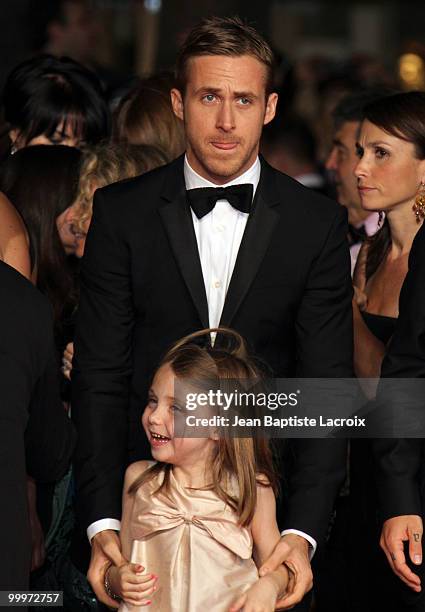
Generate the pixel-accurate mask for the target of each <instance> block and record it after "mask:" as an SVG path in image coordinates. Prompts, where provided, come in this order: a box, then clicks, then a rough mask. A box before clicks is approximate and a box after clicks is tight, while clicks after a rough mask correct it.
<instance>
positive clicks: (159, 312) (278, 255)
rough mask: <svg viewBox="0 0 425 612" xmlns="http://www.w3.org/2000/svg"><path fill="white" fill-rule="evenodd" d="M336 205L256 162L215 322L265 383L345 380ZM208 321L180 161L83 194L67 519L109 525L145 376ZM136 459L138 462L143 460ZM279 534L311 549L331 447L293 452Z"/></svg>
mask: <svg viewBox="0 0 425 612" xmlns="http://www.w3.org/2000/svg"><path fill="white" fill-rule="evenodd" d="M346 234H347V222H346V211H345V210H344V209H343V208H341V207H340V206H339V205H337V204H336V203H334V202H332V201H330V200H328V199H326V198H324V197H322V196H320V195H318V194H316V193H314V192H312V191H311V190H309V189H306V188H304V187H302V186H301V185H299V184H298V183H297V182H296V181H294V180H292V179H290V178H289V177H287V176H285V175H283V174H281V173H279V172H277V171H276V170H274V169H272V168H271V167H270V166H269V165H268V164H267V163H266V162H265V161H264V160H262V162H261V177H260V182H259V185H258V189H257V192H256V196H255V199H254V203H253V211H252V212H251V214H250V216H249V220H248V222H247V225H246V229H245V233H244V236H243V239H242V243H241V246H240V249H239V253H238V256H237V261H236V264H235V268H234V272H233V276H232V279H231V282H230V286H229V289H228V293H227V296H226V301H225V305H224V309H223V313H222V317H221V324H222V325H226V326H229V327H232V328H234V329H236V330H237V331H238V332H240V333H241V334H242V335H243V336H244V337H245V338H246V339H247V340H248V342H249V343H250V345H251V347H252V348H253V349H254V351H255V352H256V354H257V355H259V356H260V357H261V358H263V359H264V360H266V361H267V362H268V364H269V366H270V367H271V368H272V370H273V372H274V374H275V375H276V376H281V377H283V376H291V375H298V376H304V377H342V376H344V377H345V376H351V375H352V311H351V294H352V289H351V279H350V260H349V253H348V247H347V242H346ZM205 327H208V305H207V299H206V294H205V288H204V282H203V277H202V270H201V264H200V259H199V254H198V248H197V243H196V237H195V233H194V229H193V223H192V217H191V212H190V208H189V206H188V203H187V198H186V192H185V184H184V176H183V157H181V158H179V159H177V160H176V161H174V162H172V163H171V164H169V165H167V166H164V167H162V168H159V169H156V170H154V171H152V172H150V173H148V174H145V175H143V176H140V177H137V178H135V179H131V180H129V181H125V182H121V183H116V184H114V185H110V186H108V187H106V188H104V189H100V190H98V191H97V192H96V196H95V204H94V214H93V220H92V225H91V228H90V231H89V235H88V237H87V244H86V251H85V256H84V261H83V264H82V274H81V301H80V307H79V312H78V317H77V332H76V340H75V358H74V370H73V386H74V392H73V418H74V419H75V422H76V425H77V428H78V432H79V442H78V445H77V453H76V474H77V486H78V493H79V500H80V503H79V506H80V515H81V519H82V521H83V524H85V525H88V524H90V523H92V522H93V521H95V520H98V519H101V518H107V517H109V518H120V506H121V487H122V481H123V471H124V469H125V467H126V465H127V463H128V462H129V461H130V460H135V459H138V458H141V457H143V453H146V442H143V438H144V434H143V435H142V429H141V424H140V416H141V413H142V411H143V409H144V406H145V402H146V393H147V388H148V384H149V380H150V377H151V376H152V373H153V371H154V369H155V366H156V365H157V364H158V361H159V359H160V357H161V356H162V355H163V354H164V352H165V351H166V349H167V348H168V347H169V346H170V345H171V344H172V343H173V342H174V341H175V340H177V339H178V338H180V337H182V336H184V335H185V334H188V333H191V332H193V331H195V330H197V329H202V328H205ZM145 456H146V455H145ZM291 457H292V460H293V461H294V463H295V465H294V466H292V467H291V469H290V470H288V472H289V473H290V474H289V475H290V480H289V482H287V484H286V485H285V492H286V493H287V495H288V498H289V501H288V503H287V504H285V507H284V510H285V513H284V514H285V525H284V526H285V527H288V526H289V527H291V528H296V529H300V530H303V531H305V532H306V533H308V534H310V535H311V536H313V537H314V538H316V539H317V540H318V541H320V540H321V539H322V538H323V536H324V534H325V531H326V527H327V524H328V520H329V516H330V513H331V508H332V504H333V501H334V497H335V495H336V492H337V490H338V487H339V485H340V483H341V481H342V480H343V478H344V473H345V467H344V466H345V443H344V441H335V440H330V441H327V440H326V441H322V440H316V441H315V440H305V441H300V442H297V443H296V444H293V449H292V451H291Z"/></svg>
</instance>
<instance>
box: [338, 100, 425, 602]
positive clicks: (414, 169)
mask: <svg viewBox="0 0 425 612" xmlns="http://www.w3.org/2000/svg"><path fill="white" fill-rule="evenodd" d="M364 116H365V119H364V121H363V122H362V125H361V130H360V134H359V137H358V143H357V149H358V156H359V158H360V159H359V162H358V164H357V166H356V168H355V175H356V177H357V181H358V189H359V193H360V198H361V203H362V207H363V208H364V209H365V210H368V211H371V212H372V211H377V212H379V214H380V217H381V227H380V229H379V230H378V232H377V233H376V234H375V235H374V236H372V237H370V238H368V239H367V240H366V241H365V242H364V243H363V246H362V248H361V250H360V253H359V257H358V259H357V264H356V268H355V271H354V277H353V282H354V289H355V299H354V300H353V315H354V367H355V372H356V375H357V376H358V377H359V378H363V379H366V378H367V379H374V380H373V381H368V382H367V383H366V384H365V381H361V385H362V387H363V389H364V391H365V394H366V395H367V397H368V398H370V399H373V398H374V395H375V392H376V382H377V380H378V379H379V377H380V373H381V365H382V361H383V358H384V355H385V352H386V349H387V345H388V342H389V340H390V339H391V337H392V335H393V333H394V330H395V325H396V322H397V317H398V302H399V296H400V290H401V287H402V285H403V282H404V279H405V276H406V274H407V269H408V257H409V253H410V249H411V247H412V243H413V240H414V238H415V236H416V233H417V232H418V230H419V228H420V226H421V224H422V221H423V219H424V217H425V197H424V194H425V93H423V92H415V91H412V92H407V93H397V94H392V95H390V96H386V97H384V98H381V99H379V100H377V101H375V102H373V103H371V104H369V105H368V106H366V108H365V111H364ZM350 465H351V471H350V488H351V501H350V509H351V512H352V517H353V520H352V524H351V530H350V537H351V543H350V544H351V545H350V562H351V563H353V565H352V567H351V568H350V570H352V571H350V572H348V573H349V574H350V575H351V576H352V587H353V588H352V600H353V601H352V602H351V603H352V609H353V610H361V611H362V612H374V611H375V610H377V609H380V610H384V609H385V610H389V611H390V610H400V609H401V608H400V605H399V603H397V597H398V595H397V591H398V590H399V589H400V586H401V582H400V585H398V584H397V580H396V579H394V577H393V576H392V574H391V572H390V570H389V568H388V567H387V564H386V562H385V561H384V556H383V554H382V552H381V551H380V550H379V536H380V528H381V523H382V520H381V519H380V511H379V502H378V499H377V495H376V483H375V481H374V479H373V475H372V471H371V466H372V465H373V455H372V449H371V444H370V440H367V439H363V440H361V439H356V440H354V441H353V442H352V444H351V460H350ZM356 566H357V567H356ZM360 568H361V569H360ZM359 571H361V574H359V573H358V572H359ZM359 582H361V584H362V589H361V590H359V589H358V584H359Z"/></svg>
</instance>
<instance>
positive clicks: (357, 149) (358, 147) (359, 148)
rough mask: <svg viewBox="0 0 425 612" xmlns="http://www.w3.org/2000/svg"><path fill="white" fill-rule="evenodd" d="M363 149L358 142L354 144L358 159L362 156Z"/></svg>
mask: <svg viewBox="0 0 425 612" xmlns="http://www.w3.org/2000/svg"><path fill="white" fill-rule="evenodd" d="M363 153H364V149H363V147H361V146H360V145H359V144H357V145H356V155H357V157H359V158H360V159H361V158H362V157H363Z"/></svg>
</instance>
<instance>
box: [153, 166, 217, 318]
mask: <svg viewBox="0 0 425 612" xmlns="http://www.w3.org/2000/svg"><path fill="white" fill-rule="evenodd" d="M183 159H184V157H180V158H179V159H177V160H176V161H175V162H174V163H173V164H172V165H171V166H170V176H169V177H167V178H168V180H167V181H166V185H165V189H164V191H163V193H162V198H163V200H164V204H163V205H162V206H161V207H160V209H159V214H160V216H161V219H162V222H163V224H164V226H165V230H166V232H167V235H168V239H169V241H170V244H171V248H172V251H173V253H174V257H175V258H176V261H177V264H178V266H179V268H180V271H181V273H182V275H183V278H184V281H185V283H186V285H187V288H188V290H189V293H190V295H191V297H192V300H193V303H194V304H195V306H196V309H197V311H198V314H199V318H200V320H201V323H202V326H203V327H204V328H205V327H208V326H209V317H208V303H207V296H206V293H205V285H204V279H203V276H202V268H201V262H200V259H199V251H198V245H197V242H196V236H195V231H194V229H193V221H192V216H191V212H190V207H189V205H188V203H187V196H186V187H185V183H184V174H183Z"/></svg>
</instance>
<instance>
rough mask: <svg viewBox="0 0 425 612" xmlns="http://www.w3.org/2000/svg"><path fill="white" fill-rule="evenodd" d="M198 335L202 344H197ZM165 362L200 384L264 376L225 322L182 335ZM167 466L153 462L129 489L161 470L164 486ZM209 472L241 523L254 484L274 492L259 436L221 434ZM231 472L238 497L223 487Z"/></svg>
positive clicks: (266, 448) (251, 507)
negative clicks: (215, 327)
mask: <svg viewBox="0 0 425 612" xmlns="http://www.w3.org/2000/svg"><path fill="white" fill-rule="evenodd" d="M212 332H216V333H217V339H216V341H215V343H214V346H211V340H210V338H211V335H210V334H211V333H212ZM202 340H203V341H204V343H203V345H201V344H200V343H199V342H200V341H202ZM164 365H169V366H171V368H172V370H173V372H174V374H175V376H176V378H178V379H182V380H183V379H191V380H192V381H197V382H201V384H202V382H203V381H205V382H206V383H209V384H211V382H213V381H220V380H226V379H227V380H229V379H231V380H236V379H251V380H253V379H256V380H258V379H259V378H261V377H262V373H261V371H260V369H259V367H258V365H257V363H256V362H255V361H254V359H253V358H252V357H250V355H249V354H248V351H247V347H246V343H245V341H244V339H243V338H242V336H241V335H240V334H238V333H237V332H236V331H233V330H231V329H228V328H225V327H220V328H217V329H204V330H201V331H198V332H195V333H193V334H190V335H189V336H185V337H184V338H182V339H181V340H179V341H178V342H176V344H174V345H173V346H172V347H171V348H170V350H169V351H168V352H167V354H166V355H165V357H164V358H163V360H162V362H161V364H160V366H159V367H162V366H164ZM171 469H172V466H171V465H170V464H165V463H161V462H158V463H156V464H154V465H153V466H152V467H151V468H149V469H148V470H147V471H146V472H144V473H143V474H142V475H141V476H140V477H139V478H137V479H136V481H135V482H134V483H132V485H131V486H130V487H129V493H134V492H135V491H136V490H137V489H138V487H140V486H141V485H142V484H144V483H145V482H148V481H149V480H151V479H152V478H153V477H154V476H156V475H157V474H159V473H160V472H164V480H163V483H162V484H161V486H160V487H159V489H158V491H159V490H161V489H162V488H164V487H165V488H167V487H168V484H169V474H170V470H171ZM211 476H212V484H211V489H212V490H214V491H215V493H217V495H218V496H219V497H220V499H222V500H223V501H224V502H225V503H227V504H229V505H230V506H231V507H232V508H233V510H234V511H235V512H236V513H237V515H238V516H239V520H240V524H241V525H248V524H249V523H250V522H251V520H252V518H253V516H254V512H255V508H256V503H257V486H258V485H262V486H271V487H273V490H274V491H275V493H277V492H278V480H277V477H276V470H275V468H274V464H273V455H272V451H271V448H270V445H269V442H268V440H267V439H266V438H265V437H259V436H257V435H253V436H252V437H249V438H245V437H244V438H242V437H233V436H226V435H225V436H222V437H221V436H220V437H219V439H218V440H217V444H216V445H215V450H214V455H213V457H212V461H211ZM232 477H235V478H236V481H237V483H238V489H239V492H238V496H237V497H234V496H232V494H231V493H230V492H229V490H228V489H229V487H228V486H226V485H228V483H229V480H230V479H231V478H232ZM230 488H231V487H230Z"/></svg>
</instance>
